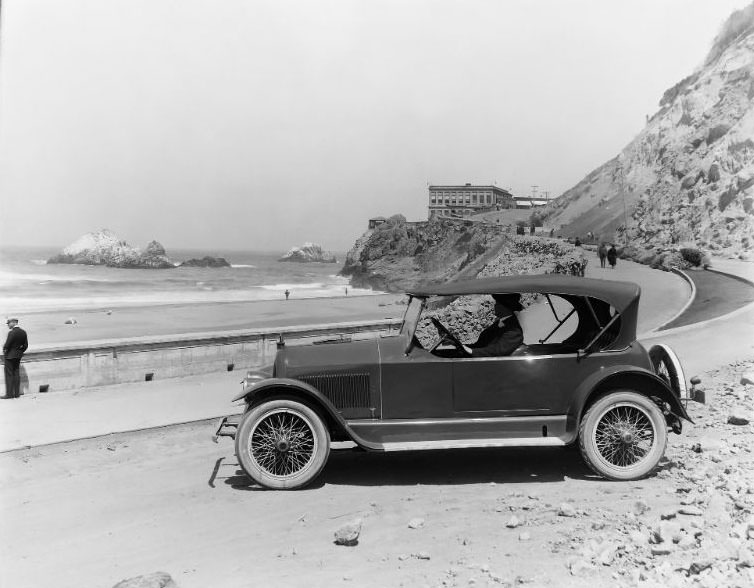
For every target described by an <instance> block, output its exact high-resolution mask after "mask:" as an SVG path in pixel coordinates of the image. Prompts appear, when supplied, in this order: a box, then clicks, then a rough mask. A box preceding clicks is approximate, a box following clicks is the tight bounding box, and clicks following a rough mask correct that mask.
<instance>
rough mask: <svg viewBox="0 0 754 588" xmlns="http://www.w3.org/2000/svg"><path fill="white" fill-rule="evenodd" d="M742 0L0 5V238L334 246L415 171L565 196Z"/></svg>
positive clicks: (698, 58) (395, 200)
mask: <svg viewBox="0 0 754 588" xmlns="http://www.w3.org/2000/svg"><path fill="white" fill-rule="evenodd" d="M746 4H748V2H747V1H746V0H693V1H692V0H631V1H628V0H626V1H622V2H617V1H606V0H569V1H564V0H463V1H461V0H459V1H449V0H421V1H419V0H394V1H382V0H332V1H331V0H316V1H313V0H296V1H285V0H269V1H266V0H265V1H260V0H127V1H126V0H65V1H61V0H4V1H3V2H2V32H1V37H0V203H1V204H2V209H1V210H0V245H3V246H8V245H13V244H16V245H24V246H26V245H54V246H61V247H62V246H64V245H67V244H69V243H71V242H72V241H74V240H75V239H77V238H78V237H79V236H81V235H82V234H84V233H86V232H88V231H92V230H95V229H98V228H102V227H107V228H110V229H111V230H113V231H115V232H116V233H117V234H118V235H120V236H121V238H123V239H125V240H127V241H128V242H129V243H131V244H133V245H139V246H143V245H145V244H146V242H147V241H149V240H151V239H157V240H158V241H160V242H161V243H162V244H163V245H164V246H165V247H166V248H167V250H168V253H169V252H170V250H171V248H187V247H191V248H198V249H204V250H207V252H210V251H209V250H220V249H257V250H276V249H287V248H289V247H290V246H292V245H300V244H302V243H303V242H304V241H314V242H317V243H320V244H322V246H323V247H325V248H327V249H334V250H345V249H347V248H349V247H350V246H351V245H352V244H353V241H354V240H355V239H356V238H357V237H358V236H359V235H360V234H361V233H362V232H363V230H364V229H365V228H366V222H367V219H368V218H369V217H370V216H376V215H384V216H388V215H391V214H394V213H397V212H401V213H403V214H405V215H406V216H407V217H408V218H409V219H410V220H414V219H416V220H419V219H424V218H426V205H427V183H428V182H431V183H436V184H442V183H465V182H472V183H484V184H488V183H491V182H494V183H496V184H497V185H498V186H501V187H507V188H510V189H511V190H512V191H513V193H514V194H516V195H528V194H530V193H531V186H532V185H534V184H536V185H538V186H539V189H540V190H549V191H550V193H551V195H552V196H556V195H559V194H561V193H562V192H563V191H565V190H567V189H568V188H570V187H571V186H573V185H574V184H575V183H577V182H578V181H579V180H580V179H581V178H582V177H583V176H584V175H586V174H587V173H589V172H590V171H591V170H592V169H594V168H595V167H598V166H599V165H601V164H602V163H604V162H605V161H606V160H608V159H610V158H612V157H614V156H615V155H616V154H617V153H618V152H619V151H620V149H621V148H622V147H623V146H625V145H626V144H627V143H628V142H629V141H630V140H631V139H632V137H634V136H635V135H636V134H637V133H638V132H639V131H640V130H641V129H642V127H643V126H644V122H645V116H646V115H648V114H652V113H654V112H655V111H656V110H657V103H658V101H659V99H660V97H661V96H662V93H663V92H664V91H665V90H666V89H667V88H668V87H670V86H672V85H673V84H675V83H676V82H678V81H679V80H680V79H682V78H683V77H685V76H687V75H689V74H690V73H691V72H692V71H693V70H694V68H696V67H697V66H698V65H699V64H700V63H701V62H702V60H703V59H704V56H705V55H706V53H707V51H708V50H709V48H710V44H711V42H712V40H713V38H714V36H715V34H716V33H717V31H718V30H719V28H720V26H721V25H722V23H723V22H724V21H725V19H726V18H727V17H728V16H729V15H730V13H731V12H732V11H733V10H734V9H736V8H742V7H743V6H745V5H746Z"/></svg>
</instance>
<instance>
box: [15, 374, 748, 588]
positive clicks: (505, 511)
mask: <svg viewBox="0 0 754 588" xmlns="http://www.w3.org/2000/svg"><path fill="white" fill-rule="evenodd" d="M753 371H754V362H749V363H745V364H739V365H736V366H733V367H731V368H726V369H724V370H722V371H719V372H715V373H712V374H708V375H705V376H704V384H706V385H707V394H708V398H709V404H708V405H707V406H706V407H702V406H697V405H694V406H693V408H692V410H693V416H694V418H695V420H696V421H697V422H696V425H693V426H691V425H687V429H686V431H684V434H683V435H682V436H680V437H679V436H676V435H671V436H670V442H669V446H668V451H667V454H666V455H667V458H668V459H667V460H666V461H665V462H663V464H662V467H661V468H660V470H659V472H657V473H656V475H653V476H652V477H650V478H648V479H646V480H643V481H640V482H632V483H614V482H607V481H604V480H601V479H598V478H596V477H594V476H593V475H592V474H591V472H590V471H589V470H587V469H586V467H585V466H584V465H583V463H582V461H581V459H580V456H579V454H578V451H572V450H563V449H536V450H535V449H527V450H521V449H519V450H465V451H456V452H431V453H411V454H408V453H407V454H367V453H357V452H354V451H340V452H334V453H333V454H332V456H331V459H330V462H329V464H328V466H327V467H326V469H325V471H324V473H323V475H322V477H321V478H320V479H319V480H318V482H317V483H316V485H315V486H314V487H312V488H310V489H307V490H304V491H299V492H267V491H260V490H259V489H258V488H256V487H254V486H251V485H250V484H249V481H248V480H247V479H246V478H245V477H244V476H243V475H241V473H240V471H239V469H238V466H237V463H236V460H235V457H234V455H233V448H232V444H231V443H230V442H227V441H225V442H223V441H222V440H221V443H220V444H219V445H215V444H213V443H211V442H210V441H209V436H210V433H211V428H212V427H211V424H210V423H202V424H194V425H189V426H180V427H172V428H168V429H162V430H155V431H149V432H143V433H133V434H122V435H117V436H111V437H105V438H100V439H95V440H88V441H78V442H73V443H68V444H59V445H53V446H48V447H43V448H39V449H31V450H26V451H16V452H12V453H7V454H3V455H0V470H2V471H3V472H4V475H3V478H2V481H0V498H1V501H0V515H1V519H0V521H1V526H0V541H2V544H3V545H4V549H3V550H2V553H1V554H0V560H1V561H0V570H1V571H0V585H2V586H25V587H29V588H34V587H40V588H41V587H49V586H55V587H56V588H65V587H69V586H70V587H76V588H86V587H89V586H91V587H99V588H103V587H104V588H109V587H111V586H113V585H114V584H115V583H116V582H118V581H119V580H121V579H123V578H128V577H132V576H136V575H140V574H144V573H150V572H154V571H158V570H162V571H165V572H168V573H169V574H171V575H172V577H173V578H174V580H175V581H176V583H177V584H178V586H180V587H181V588H192V587H197V588H198V587H201V588H207V587H217V588H223V587H233V586H254V585H258V586H328V587H332V586H424V585H426V586H443V585H445V586H469V585H472V583H473V584H474V585H476V586H488V585H489V586H500V585H509V586H512V585H517V584H524V585H529V586H547V585H552V586H559V587H567V586H585V585H594V586H604V585H608V584H611V585H614V586H635V585H644V586H654V585H663V586H683V585H688V583H689V582H691V580H692V579H694V580H696V581H700V583H699V584H698V585H700V586H736V585H738V586H746V585H751V583H754V574H753V573H752V572H753V571H754V569H753V568H751V567H748V566H750V565H751V566H754V556H753V555H752V552H751V550H750V547H752V546H754V539H747V535H748V534H751V536H752V537H754V522H752V524H751V526H752V531H751V532H749V530H748V527H747V525H748V524H749V517H751V513H752V511H753V510H754V495H753V494H751V492H753V490H752V488H754V473H753V472H754V468H753V467H752V466H753V465H754V464H753V463H752V461H753V458H752V454H751V451H752V449H754V435H753V434H752V425H741V426H736V425H730V424H727V418H728V416H729V413H730V412H732V411H735V410H738V408H736V407H738V406H740V405H745V406H751V402H752V399H753V398H752V397H754V385H745V384H741V383H740V381H741V378H742V374H745V373H751V372H753ZM744 412H745V413H746V414H747V415H748V414H749V410H748V408H747V409H744ZM684 512H685V513H686V514H684ZM663 517H666V520H664V519H663ZM355 518H361V519H362V522H363V527H362V532H361V537H360V540H359V543H358V545H356V546H354V547H344V546H337V545H335V544H334V543H333V533H334V531H335V530H336V529H338V527H340V526H341V525H342V524H344V523H346V522H348V521H351V520H353V519H355ZM409 523H413V526H415V527H417V528H410V527H409ZM689 574H691V575H693V576H694V578H690V577H687V576H688V575H689ZM472 580H473V582H472ZM653 582H659V584H655V583H653Z"/></svg>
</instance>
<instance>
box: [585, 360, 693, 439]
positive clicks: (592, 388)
mask: <svg viewBox="0 0 754 588" xmlns="http://www.w3.org/2000/svg"><path fill="white" fill-rule="evenodd" d="M625 389H628V390H633V391H635V392H638V393H640V394H644V395H645V396H656V397H658V398H660V399H661V400H663V401H664V402H667V403H668V405H669V406H670V412H671V414H672V415H674V416H675V417H676V418H677V419H685V420H687V421H689V422H690V423H693V421H692V420H691V418H690V417H689V415H688V413H687V412H686V409H685V408H684V406H683V404H682V403H681V399H680V398H678V396H677V395H676V394H675V393H674V392H673V390H672V388H670V387H669V386H668V385H667V384H666V383H665V381H663V380H662V379H661V378H659V377H658V376H657V375H656V374H654V373H653V372H651V371H649V370H645V369H642V368H638V367H636V366H613V367H612V368H610V369H608V370H605V371H604V372H600V373H598V374H595V375H594V376H592V377H591V378H588V379H587V380H585V381H584V382H583V383H582V384H581V386H580V387H579V389H578V391H577V393H576V396H575V398H576V404H575V406H574V409H575V410H574V413H573V414H574V415H578V419H577V420H576V421H575V422H574V427H575V429H578V426H579V421H580V420H581V417H582V416H583V415H584V413H585V412H586V411H587V409H588V408H589V406H591V405H592V404H593V403H594V402H595V401H596V400H597V399H598V398H599V397H600V396H603V395H604V394H605V393H606V392H608V391H610V390H625Z"/></svg>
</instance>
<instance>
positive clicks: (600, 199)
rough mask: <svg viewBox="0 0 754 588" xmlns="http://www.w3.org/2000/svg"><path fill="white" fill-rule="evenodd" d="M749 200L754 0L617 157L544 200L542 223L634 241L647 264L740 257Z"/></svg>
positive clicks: (753, 235)
mask: <svg viewBox="0 0 754 588" xmlns="http://www.w3.org/2000/svg"><path fill="white" fill-rule="evenodd" d="M753 201H754V4H752V5H750V6H749V7H747V8H746V9H744V10H741V11H737V12H735V13H734V14H733V15H732V16H731V17H730V18H729V19H728V22H727V23H726V24H725V26H724V27H723V29H722V30H721V32H720V33H719V35H718V36H717V38H716V39H715V42H714V44H713V47H712V49H711V50H710V52H709V54H708V56H707V58H706V59H705V61H704V64H703V65H702V66H701V67H700V68H699V69H698V70H697V71H695V72H693V73H692V74H691V75H689V76H688V77H686V78H684V79H683V80H681V81H680V82H678V83H677V84H675V85H674V86H673V87H671V88H670V89H668V90H667V91H666V92H665V94H664V95H663V96H662V98H661V100H660V109H659V111H658V112H657V113H655V115H654V116H652V117H651V118H650V119H649V120H648V121H647V125H646V127H645V128H644V129H643V130H642V131H641V132H640V133H639V135H638V136H637V137H636V138H635V139H634V140H633V141H632V142H631V143H629V145H628V146H626V148H625V149H624V150H623V151H622V152H621V153H620V154H618V156H617V157H615V158H614V159H611V160H610V161H608V162H607V163H605V164H604V165H602V166H601V167H599V168H598V169H596V170H594V171H593V172H592V173H590V174H589V175H588V176H587V177H586V178H584V179H583V180H582V181H581V182H579V183H578V184H577V185H576V186H574V187H573V188H571V189H570V190H568V191H567V192H565V193H564V194H563V195H562V196H560V197H559V198H558V199H557V200H556V201H555V202H554V203H553V204H551V205H550V208H549V211H548V219H547V221H546V224H547V225H550V226H555V227H558V226H560V227H561V228H560V233H561V234H563V235H568V236H582V237H583V236H584V235H586V233H587V232H588V231H591V232H593V233H595V234H596V235H598V236H600V237H601V238H604V239H608V240H614V241H617V242H619V243H624V242H626V243H631V244H632V246H631V248H630V249H631V252H632V254H633V256H635V257H638V258H640V259H641V258H642V257H644V258H645V259H644V260H646V256H647V255H649V256H650V257H651V256H652V255H659V254H662V253H663V252H667V251H670V250H677V249H680V248H681V247H689V246H690V247H698V248H701V249H702V250H703V251H708V252H713V253H717V254H721V255H726V256H736V257H741V258H744V259H746V258H750V256H751V255H752V248H753V247H754V206H753V205H752V202H753ZM626 226H627V228H626ZM624 231H627V234H624Z"/></svg>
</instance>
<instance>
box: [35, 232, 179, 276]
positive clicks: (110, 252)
mask: <svg viewBox="0 0 754 588" xmlns="http://www.w3.org/2000/svg"><path fill="white" fill-rule="evenodd" d="M47 263H71V264H80V265H105V266H108V267H119V268H147V269H166V268H172V267H175V264H174V263H173V262H172V261H170V259H169V258H168V257H167V256H166V255H165V248H164V247H163V246H162V245H160V244H159V243H158V242H157V241H152V242H150V243H149V245H147V248H146V250H145V251H143V252H142V251H141V250H140V249H138V248H136V247H132V246H131V245H129V244H128V243H126V242H125V241H124V240H122V239H120V238H119V237H118V236H117V235H116V234H115V233H113V232H112V231H110V230H108V229H101V230H99V231H94V232H92V233H87V234H86V235H84V236H82V237H80V238H79V239H77V240H76V241H74V242H73V243H71V244H70V245H69V246H68V247H66V248H64V249H63V251H62V252H61V253H59V254H58V255H55V256H53V257H51V258H50V259H48V260H47Z"/></svg>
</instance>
